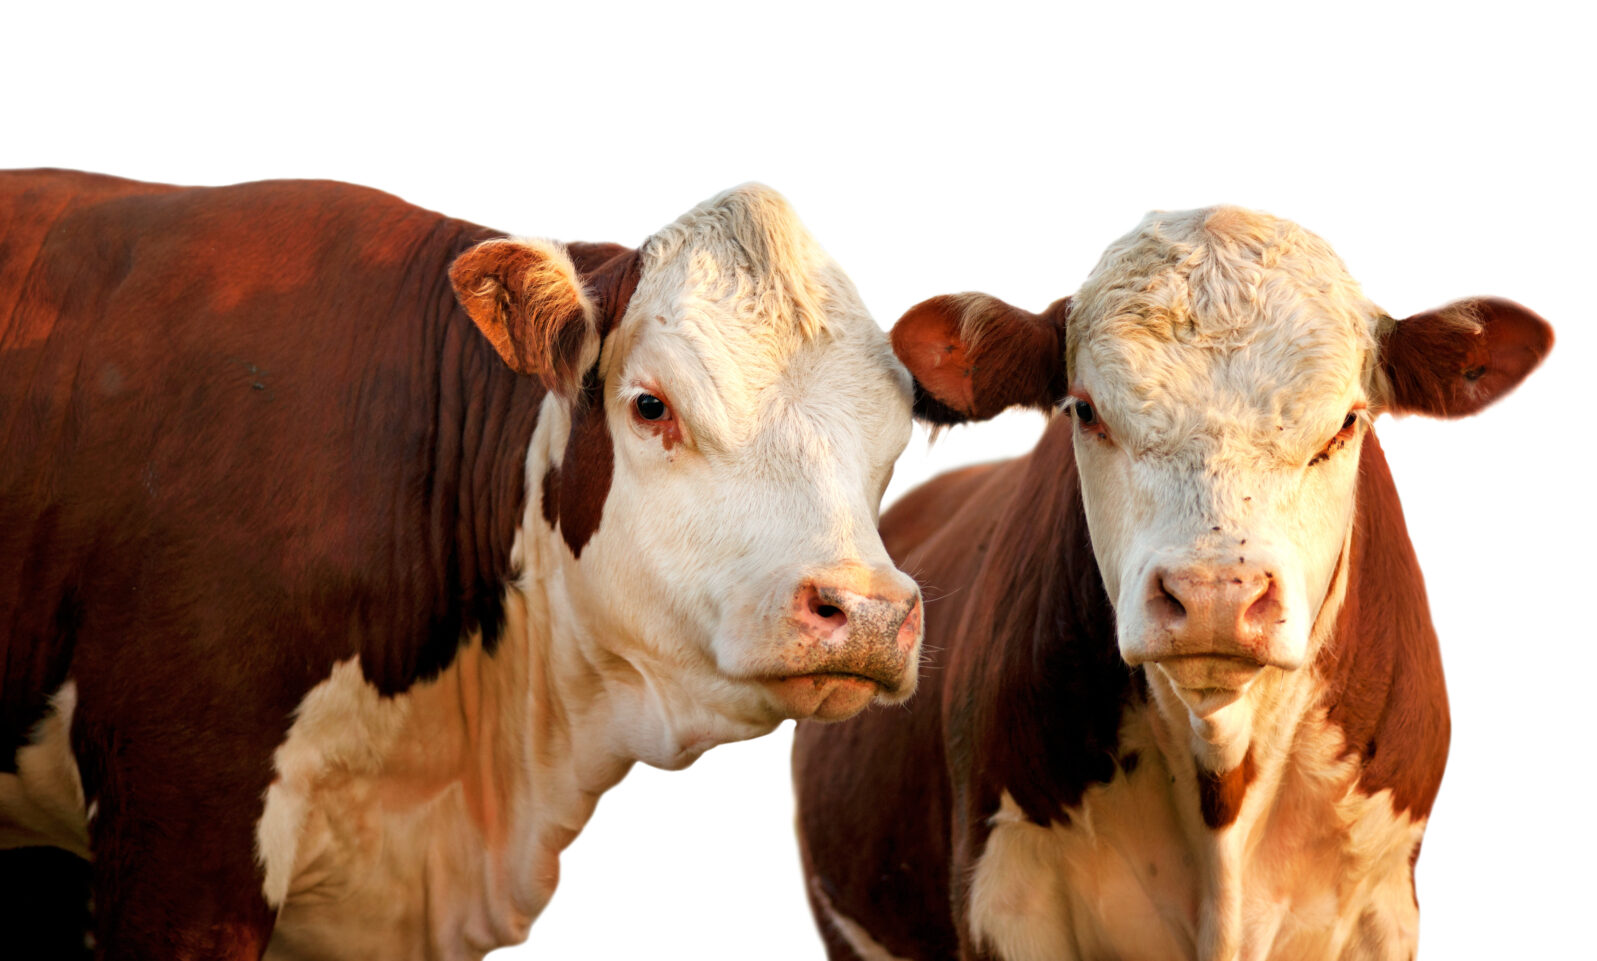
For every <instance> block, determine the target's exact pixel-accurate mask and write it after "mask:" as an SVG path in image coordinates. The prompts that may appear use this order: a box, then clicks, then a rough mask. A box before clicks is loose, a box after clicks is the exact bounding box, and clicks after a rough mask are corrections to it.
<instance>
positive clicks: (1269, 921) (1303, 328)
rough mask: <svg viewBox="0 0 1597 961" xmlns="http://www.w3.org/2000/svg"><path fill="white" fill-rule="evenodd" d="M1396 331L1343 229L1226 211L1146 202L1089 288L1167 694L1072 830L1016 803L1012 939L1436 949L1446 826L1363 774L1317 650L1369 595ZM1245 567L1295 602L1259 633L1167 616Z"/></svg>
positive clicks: (998, 928)
mask: <svg viewBox="0 0 1597 961" xmlns="http://www.w3.org/2000/svg"><path fill="white" fill-rule="evenodd" d="M1387 323H1390V320H1389V318H1386V317H1385V316H1384V315H1383V314H1382V313H1381V312H1380V311H1379V310H1378V309H1377V308H1376V307H1375V306H1374V305H1372V304H1371V303H1370V302H1369V301H1368V300H1366V299H1365V298H1364V296H1363V294H1362V293H1361V292H1360V291H1359V288H1358V285H1357V284H1356V283H1354V282H1353V280H1352V278H1351V277H1349V276H1348V274H1347V272H1346V270H1345V269H1344V268H1343V267H1342V264H1341V262H1340V261H1339V260H1338V259H1337V258H1336V256H1335V254H1333V253H1332V252H1331V250H1330V248H1329V247H1328V246H1326V245H1325V243H1324V242H1323V241H1321V240H1320V239H1319V238H1317V237H1314V236H1313V235H1312V234H1309V233H1307V232H1306V231H1303V230H1302V229H1301V228H1298V227H1297V226H1295V225H1293V224H1290V223H1287V222H1285V221H1281V220H1277V219H1275V218H1272V217H1268V216H1265V215H1262V214H1255V213H1250V212H1248V211H1243V210H1239V209H1236V208H1229V207H1221V208H1212V209H1208V210H1198V211H1190V212H1186V213H1174V214H1165V213H1154V214H1150V215H1149V216H1148V217H1147V218H1146V219H1145V220H1144V221H1143V223H1142V224H1141V225H1140V226H1139V227H1138V228H1137V230H1135V231H1133V232H1132V233H1131V234H1129V235H1128V236H1127V237H1125V238H1123V239H1122V240H1120V241H1118V242H1117V243H1115V244H1114V245H1111V247H1110V248H1109V250H1108V251H1107V252H1106V253H1105V254H1104V256H1103V259H1102V260H1101V261H1100V262H1099V264H1098V267H1097V268H1096V269H1095V271H1094V273H1093V274H1092V275H1091V276H1090V277H1089V278H1088V280H1087V282H1086V284H1084V285H1083V287H1082V289H1081V291H1080V292H1079V293H1078V294H1077V295H1076V297H1075V298H1074V299H1073V301H1072V310H1071V316H1070V327H1069V331H1068V343H1067V349H1066V353H1067V363H1068V364H1069V365H1070V369H1071V393H1072V394H1073V395H1074V398H1076V399H1090V401H1091V403H1092V405H1093V407H1094V408H1095V414H1096V418H1097V423H1094V424H1087V423H1086V422H1084V421H1081V420H1080V419H1079V415H1077V416H1078V421H1077V424H1076V429H1075V434H1074V438H1075V439H1074V444H1075V449H1076V454H1077V459H1078V464H1079V470H1080V477H1081V485H1082V492H1083V501H1084V506H1085V511H1086V516H1087V523H1088V527H1089V530H1090V532H1091V537H1092V546H1093V552H1094V555H1095V556H1096V559H1097V562H1098V567H1099V570H1100V572H1101V573H1102V575H1103V579H1104V584H1105V587H1106V588H1107V591H1108V594H1109V597H1110V599H1111V601H1112V602H1113V604H1114V607H1115V619H1116V624H1117V639H1118V643H1119V647H1120V652H1121V655H1122V656H1123V657H1124V659H1125V660H1126V661H1127V663H1129V664H1132V665H1137V666H1140V668H1141V670H1142V671H1143V672H1144V675H1145V677H1146V679H1147V683H1148V691H1149V695H1150V696H1149V700H1148V703H1147V704H1146V705H1144V706H1140V707H1138V708H1135V709H1133V710H1132V711H1131V712H1130V713H1129V714H1128V717H1127V718H1126V720H1125V722H1124V728H1123V731H1122V750H1136V751H1138V752H1139V754H1140V757H1141V763H1140V765H1139V766H1138V767H1136V768H1135V770H1134V771H1133V772H1132V773H1131V774H1129V775H1127V774H1124V773H1122V774H1121V775H1120V776H1118V777H1117V778H1116V779H1115V780H1114V781H1113V782H1112V783H1111V784H1109V785H1106V786H1096V787H1093V788H1091V789H1090V790H1089V791H1088V792H1087V795H1086V797H1085V798H1084V799H1083V802H1082V805H1081V807H1080V808H1079V809H1072V810H1071V811H1070V812H1069V815H1070V817H1071V823H1070V824H1069V825H1066V826H1058V825H1056V826H1054V827H1049V828H1044V827H1039V826H1036V825H1034V824H1031V823H1030V822H1028V821H1027V820H1025V818H1024V817H1022V816H1021V815H1020V813H1019V811H1018V809H1017V808H1016V807H1015V805H1014V804H1013V802H1009V801H1006V803H1005V805H1004V807H1003V808H1002V809H1001V810H1000V811H999V813H998V815H997V816H996V818H995V821H994V824H995V828H994V831H993V834H992V838H991V840H990V841H989V844H988V847H987V849H986V851H985V853H984V856H983V858H982V860H981V862H980V863H979V864H978V866H977V870H976V875H975V878H974V887H973V893H972V900H971V923H972V925H973V928H974V930H975V931H976V932H977V933H978V935H979V936H980V937H981V938H983V939H985V940H986V941H988V942H989V943H991V944H992V945H993V947H994V948H995V949H996V950H997V952H998V953H999V954H1000V956H1002V957H1004V958H1007V959H1014V961H1019V959H1027V958H1052V959H1062V958H1091V957H1149V958H1153V957H1158V958H1167V957H1168V958H1183V957H1184V958H1199V959H1203V961H1230V959H1242V958H1246V959H1264V958H1279V959H1288V958H1291V959H1297V958H1405V957H1409V956H1410V955H1411V954H1412V952H1413V950H1414V944H1415V939H1416V923H1417V912H1416V909H1415V907H1414V900H1413V889H1412V884H1411V878H1410V873H1409V857H1410V855H1411V854H1412V853H1413V851H1414V850H1415V845H1417V844H1418V842H1419V838H1420V834H1421V832H1422V830H1423V827H1424V825H1423V822H1413V821H1411V820H1410V818H1409V817H1408V816H1407V815H1406V814H1403V815H1399V814H1396V813H1394V811H1393V808H1392V805H1391V801H1390V797H1389V792H1386V791H1383V792H1381V793H1379V794H1377V795H1376V796H1375V797H1365V796H1364V795H1362V794H1360V793H1359V791H1358V790H1357V789H1356V787H1355V784H1356V781H1357V777H1358V773H1359V772H1358V768H1357V766H1356V761H1355V760H1354V759H1352V758H1349V759H1345V760H1344V759H1342V747H1343V745H1342V739H1341V734H1340V731H1339V730H1338V729H1336V728H1335V727H1334V726H1332V725H1330V724H1328V723H1327V722H1326V721H1325V719H1324V712H1325V708H1326V706H1325V705H1324V704H1323V696H1324V689H1323V684H1322V682H1321V680H1320V679H1319V678H1318V676H1317V675H1316V674H1315V671H1314V669H1313V666H1312V665H1313V664H1314V658H1315V655H1316V653H1317V652H1318V651H1319V649H1320V647H1321V646H1322V645H1323V644H1324V643H1325V642H1326V639H1327V638H1328V637H1329V636H1330V634H1331V629H1332V627H1333V625H1334V623H1335V615H1336V612H1337V610H1338V609H1339V608H1340V606H1341V603H1342V600H1343V598H1344V596H1345V594H1346V589H1347V580H1348V571H1347V567H1346V561H1347V557H1348V549H1349V545H1350V543H1351V537H1352V522H1353V516H1354V508H1355V493H1356V485H1357V476H1358V460H1359V448H1360V444H1361V442H1362V438H1363V429H1364V421H1365V420H1366V419H1367V415H1365V414H1362V413H1360V414H1358V415H1357V419H1356V421H1355V428H1354V431H1353V433H1352V435H1351V436H1350V437H1347V438H1345V443H1340V444H1336V445H1332V446H1331V447H1330V448H1329V449H1328V448H1327V442H1328V441H1331V440H1333V439H1334V438H1336V437H1337V435H1338V433H1339V431H1340V429H1341V428H1342V425H1343V422H1344V419H1345V418H1346V417H1347V415H1348V414H1349V412H1350V411H1356V410H1362V409H1363V408H1365V407H1366V406H1367V405H1371V404H1375V403H1378V402H1379V399H1380V391H1381V387H1382V384H1381V383H1380V382H1379V378H1378V377H1377V376H1376V374H1375V369H1376V368H1375V357H1374V345H1375V343H1376V338H1377V334H1378V333H1379V331H1380V329H1381V328H1382V326H1383V325H1384V324H1387ZM1066 406H1069V407H1072V408H1073V407H1074V400H1072V401H1070V402H1068V403H1067V405H1066ZM1322 455H1323V456H1322ZM1248 565H1251V568H1248ZM1245 568H1247V569H1251V570H1257V571H1260V572H1268V575H1269V578H1270V583H1271V584H1272V585H1273V586H1272V588H1271V589H1272V590H1273V591H1274V592H1275V594H1274V597H1275V599H1276V601H1277V602H1278V604H1279V606H1280V610H1279V611H1278V612H1277V613H1276V614H1272V616H1271V617H1270V618H1269V620H1268V621H1267V622H1265V623H1267V624H1268V626H1267V628H1265V629H1264V630H1263V631H1262V633H1261V634H1260V635H1259V636H1253V635H1250V634H1249V633H1248V632H1247V631H1245V630H1244V631H1235V632H1231V630H1230V627H1229V626H1227V627H1224V628H1217V629H1216V630H1215V631H1214V632H1212V633H1210V632H1207V631H1204V632H1194V633H1193V634H1191V635H1185V634H1180V633H1179V632H1178V631H1179V629H1178V628H1177V627H1173V626H1172V625H1175V624H1178V623H1179V622H1177V621H1172V620H1170V619H1168V618H1167V617H1165V616H1163V615H1162V614H1161V611H1162V610H1167V609H1168V606H1167V605H1166V606H1161V605H1162V601H1163V599H1164V598H1165V597H1172V596H1174V594H1172V593H1170V592H1169V591H1168V587H1169V585H1170V584H1174V583H1179V581H1177V580H1176V579H1175V575H1178V574H1181V573H1185V572H1192V573H1193V574H1194V576H1195V579H1197V580H1200V581H1202V580H1205V579H1207V578H1210V577H1213V578H1216V580H1215V581H1213V582H1214V583H1222V582H1229V578H1230V577H1232V576H1233V574H1239V573H1241V572H1242V571H1243V570H1244V569H1245ZM1219 578H1224V579H1225V581H1221V580H1218V579H1219ZM1235 583H1238V584H1240V583H1243V581H1242V580H1237V581H1235ZM1245 609H1246V607H1244V608H1241V609H1239V610H1245ZM1228 623H1229V622H1228ZM1239 651H1240V652H1241V654H1244V655H1246V657H1245V658H1244V659H1245V660H1248V661H1250V663H1249V665H1248V666H1247V667H1245V668H1243V667H1239V666H1238V657H1239V653H1238V652H1239ZM1215 655H1221V656H1218V657H1217V656H1215ZM1253 662H1256V663H1253ZM1250 756H1251V758H1252V761H1253V764H1254V770H1255V779H1254V781H1253V782H1252V784H1251V785H1250V786H1249V787H1248V788H1247V790H1246V792H1245V794H1244V795H1243V802H1242V805H1241V807H1240V809H1239V810H1238V812H1237V816H1236V818H1235V820H1234V821H1232V822H1230V823H1229V824H1226V825H1224V826H1222V827H1220V828H1218V829H1211V828H1210V827H1208V825H1207V824H1205V823H1204V820H1203V816H1202V812H1201V810H1200V807H1199V798H1200V792H1199V787H1198V778H1199V774H1200V772H1218V773H1225V772H1231V771H1235V770H1236V769H1237V768H1238V766H1239V765H1242V764H1243V763H1244V762H1245V759H1246V758H1249V757H1250Z"/></svg>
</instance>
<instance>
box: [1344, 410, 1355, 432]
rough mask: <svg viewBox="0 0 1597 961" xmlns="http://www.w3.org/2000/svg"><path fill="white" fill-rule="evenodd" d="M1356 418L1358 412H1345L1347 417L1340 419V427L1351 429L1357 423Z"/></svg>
mask: <svg viewBox="0 0 1597 961" xmlns="http://www.w3.org/2000/svg"><path fill="white" fill-rule="evenodd" d="M1358 419H1359V415H1358V414H1355V413H1354V412H1353V411H1348V412H1347V418H1346V419H1345V420H1343V421H1342V429H1343V430H1352V429H1353V425H1354V424H1356V423H1358Z"/></svg>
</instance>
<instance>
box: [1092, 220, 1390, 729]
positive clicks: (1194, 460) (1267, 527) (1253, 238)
mask: <svg viewBox="0 0 1597 961" xmlns="http://www.w3.org/2000/svg"><path fill="white" fill-rule="evenodd" d="M1380 316H1381V314H1380V312H1379V310H1378V309H1376V308H1375V307H1374V306H1373V305H1372V304H1370V303H1369V302H1368V301H1367V300H1365V298H1364V296H1363V294H1362V293H1361V292H1360V291H1359V288H1358V285H1357V284H1356V283H1355V282H1354V281H1353V280H1352V279H1351V278H1350V277H1349V276H1348V274H1347V272H1346V270H1345V269H1344V268H1343V266H1342V264H1341V262H1340V261H1339V260H1338V259H1337V258H1336V256H1335V254H1334V253H1332V252H1331V250H1330V248H1329V247H1328V246H1326V244H1325V243H1324V242H1323V241H1321V240H1320V239H1319V238H1317V237H1315V236H1314V235H1312V234H1310V233H1308V232H1306V231H1304V230H1302V229H1301V228H1299V227H1297V226H1296V225H1294V224H1291V223H1288V222H1285V221H1281V220H1277V219H1275V218H1272V217H1268V216H1264V215H1259V214H1253V213H1249V212H1246V211H1242V210H1238V209H1235V208H1213V209H1210V210H1200V211H1192V212H1186V213H1177V214H1161V213H1155V214H1150V215H1149V216H1148V217H1147V218H1146V219H1145V220H1144V222H1143V223H1142V225H1141V226H1140V227H1139V228H1138V229H1137V230H1136V231H1134V232H1133V233H1131V234H1130V235H1128V236H1127V237H1126V238H1123V239H1122V240H1121V241H1119V242H1118V243H1116V244H1115V245H1113V246H1111V247H1110V248H1109V250H1108V251H1107V252H1106V253H1105V254H1104V257H1103V259H1102V260H1101V261H1100V263H1099V265H1098V267H1097V268H1096V270H1095V271H1094V273H1093V275H1092V276H1091V277H1090V278H1089V279H1088V281H1087V283H1086V284H1085V285H1084V286H1083V287H1082V290H1081V291H1080V293H1079V294H1077V296H1076V297H1075V298H1074V299H1073V306H1072V311H1071V323H1070V329H1069V337H1070V342H1069V344H1068V346H1067V359H1068V361H1069V362H1070V364H1071V395H1070V396H1069V397H1067V398H1066V400H1065V402H1064V405H1063V406H1064V408H1065V409H1066V411H1067V412H1069V413H1070V415H1071V416H1074V417H1076V420H1077V423H1076V432H1075V445H1076V451H1077V458H1078V462H1079V464H1080V471H1081V481H1082V489H1083V497H1084V502H1085V506H1086V512H1087V520H1088V526H1089V529H1090V530H1091V534H1092V542H1093V550H1094V552H1095V554H1096V555H1097V560H1098V564H1099V567H1100V570H1101V571H1102V574H1103V578H1104V583H1105V586H1106V588H1107V589H1108V592H1109V596H1110V598H1111V600H1112V601H1113V603H1114V606H1115V613H1116V620H1117V623H1118V632H1119V643H1120V650H1121V654H1122V655H1123V656H1124V657H1125V659H1126V661H1127V662H1128V663H1131V664H1141V663H1147V662H1153V663H1156V664H1158V666H1159V669H1160V670H1162V671H1164V672H1165V674H1166V675H1167V676H1169V677H1170V679H1171V681H1172V683H1173V684H1174V686H1175V687H1176V688H1178V689H1180V690H1182V691H1184V692H1187V694H1185V695H1184V697H1185V699H1186V700H1187V701H1188V703H1189V705H1190V706H1192V707H1193V708H1195V709H1197V710H1198V711H1199V713H1206V712H1207V711H1208V710H1210V709H1213V708H1218V707H1221V706H1224V705H1225V704H1226V703H1229V701H1230V700H1232V699H1234V698H1235V697H1236V696H1237V694H1238V692H1239V691H1240V690H1241V688H1242V687H1243V686H1244V685H1246V684H1247V682H1248V681H1250V680H1251V679H1252V677H1253V676H1254V675H1255V674H1256V673H1257V671H1258V670H1259V669H1260V668H1261V667H1262V666H1266V665H1268V666H1274V667H1279V668H1284V669H1289V670H1290V669H1296V668H1298V667H1301V666H1303V665H1304V664H1305V663H1306V662H1307V660H1308V659H1309V658H1310V657H1311V656H1312V653H1313V650H1312V645H1313V641H1312V635H1313V633H1314V627H1315V624H1316V622H1317V620H1318V619H1319V618H1320V615H1321V613H1322V605H1324V604H1325V602H1326V600H1327V597H1328V595H1331V594H1334V593H1335V591H1334V587H1335V583H1336V582H1335V575H1336V572H1337V570H1338V564H1339V561H1340V558H1341V557H1342V553H1343V551H1344V549H1345V547H1346V545H1347V542H1348V537H1349V534H1350V530H1351V524H1352V517H1353V503H1354V490H1355V482H1356V479H1357V468H1358V450H1359V444H1360V441H1361V439H1362V431H1363V427H1364V421H1365V420H1366V419H1367V417H1366V415H1364V414H1363V413H1362V410H1363V408H1364V406H1365V404H1366V402H1367V391H1368V390H1369V380H1370V374H1369V371H1370V364H1371V358H1372V348H1373V345H1374V343H1375V333H1376V331H1375V324H1376V323H1377V320H1378V318H1379V317H1380ZM1350 414H1351V415H1353V417H1354V421H1353V423H1352V424H1351V426H1348V425H1347V418H1348V417H1349V415H1350Z"/></svg>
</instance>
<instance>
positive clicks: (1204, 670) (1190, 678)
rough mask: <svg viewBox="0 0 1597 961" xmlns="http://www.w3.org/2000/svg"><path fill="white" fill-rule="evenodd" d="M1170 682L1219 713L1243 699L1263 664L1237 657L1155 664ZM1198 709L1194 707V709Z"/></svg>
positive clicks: (1177, 658) (1183, 657)
mask: <svg viewBox="0 0 1597 961" xmlns="http://www.w3.org/2000/svg"><path fill="white" fill-rule="evenodd" d="M1153 663H1154V664H1155V665H1156V666H1157V668H1158V670H1159V671H1161V672H1162V673H1163V674H1164V675H1165V676H1166V677H1168V678H1169V679H1170V682H1171V683H1172V684H1174V685H1175V686H1176V687H1177V688H1179V689H1181V691H1182V692H1184V695H1185V694H1190V695H1192V699H1193V700H1196V701H1201V702H1202V703H1203V705H1204V706H1205V707H1206V708H1211V709H1218V708H1219V707H1223V706H1224V705H1225V704H1229V703H1231V702H1232V701H1234V700H1236V699H1237V698H1239V697H1241V696H1242V693H1243V691H1245V690H1246V689H1247V686H1248V685H1249V684H1251V683H1252V682H1253V679H1254V678H1255V677H1258V676H1259V672H1260V671H1262V670H1264V664H1263V663H1262V662H1260V661H1258V660H1255V659H1254V658H1251V657H1242V656H1238V655H1234V654H1178V655H1173V656H1170V657H1162V658H1159V659H1157V660H1155V661H1154V662H1153ZM1197 706H1198V705H1197V704H1196V703H1195V704H1193V707H1194V708H1196V707H1197Z"/></svg>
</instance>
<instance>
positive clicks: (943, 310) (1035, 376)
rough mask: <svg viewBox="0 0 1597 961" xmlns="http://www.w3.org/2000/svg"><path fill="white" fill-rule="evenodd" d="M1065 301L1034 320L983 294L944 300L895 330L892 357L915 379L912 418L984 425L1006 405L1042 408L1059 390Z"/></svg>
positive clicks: (908, 316) (917, 309) (921, 307)
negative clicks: (902, 364)
mask: <svg viewBox="0 0 1597 961" xmlns="http://www.w3.org/2000/svg"><path fill="white" fill-rule="evenodd" d="M1069 313H1070V298H1068V297H1066V298H1064V299H1062V300H1058V301H1055V302H1054V303H1053V304H1052V305H1051V306H1050V307H1049V308H1048V309H1047V310H1045V311H1043V312H1042V313H1040V314H1034V313H1032V312H1031V311H1029V310H1021V309H1020V308H1019V307H1013V306H1010V305H1009V304H1006V303H1004V302H1003V301H1002V300H999V299H998V298H996V297H990V296H988V295H987V294H944V295H943V296H941V297H933V298H932V299H931V300H925V301H922V302H920V303H918V304H916V305H915V306H913V307H911V308H910V309H909V311H908V312H907V313H905V314H904V316H903V317H900V318H899V319H898V323H896V324H894V325H893V334H892V339H893V351H894V353H896V354H898V359H899V360H901V361H903V362H904V366H905V367H908V368H909V372H910V373H911V374H913V375H914V376H915V416H916V417H919V418H920V419H921V420H924V421H928V422H930V423H933V424H958V423H963V422H965V421H970V420H986V419H987V418H989V417H992V416H994V415H995V414H997V413H999V412H1000V411H1002V410H1004V409H1005V408H1007V407H1014V406H1025V407H1037V408H1043V409H1046V408H1048V407H1050V406H1052V405H1053V404H1054V403H1055V402H1056V401H1058V399H1059V398H1060V397H1062V396H1064V392H1065V387H1066V385H1065V350H1064V348H1065V343H1064V341H1065V323H1066V319H1067V317H1068V315H1069Z"/></svg>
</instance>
